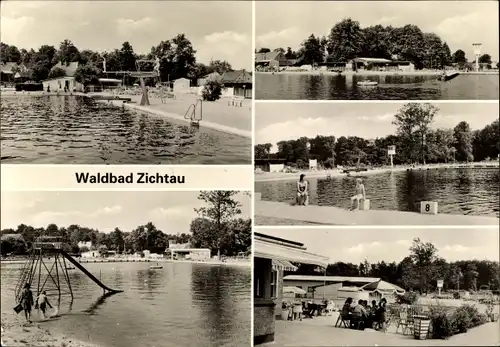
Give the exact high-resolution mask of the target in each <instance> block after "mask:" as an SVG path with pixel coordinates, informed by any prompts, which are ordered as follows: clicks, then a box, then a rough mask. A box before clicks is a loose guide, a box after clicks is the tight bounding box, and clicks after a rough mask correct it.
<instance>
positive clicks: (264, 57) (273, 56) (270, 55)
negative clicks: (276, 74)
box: [255, 51, 281, 61]
mask: <svg viewBox="0 0 500 347" xmlns="http://www.w3.org/2000/svg"><path fill="white" fill-rule="evenodd" d="M280 53H281V52H280V51H272V52H267V53H255V61H269V60H277V58H278V55H279V54H280Z"/></svg>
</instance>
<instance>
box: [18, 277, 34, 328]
mask: <svg viewBox="0 0 500 347" xmlns="http://www.w3.org/2000/svg"><path fill="white" fill-rule="evenodd" d="M21 304H22V305H23V310H24V316H25V317H26V321H27V322H28V323H31V307H33V293H32V292H31V289H30V284H29V283H26V284H25V285H24V289H23V291H22V292H21Z"/></svg>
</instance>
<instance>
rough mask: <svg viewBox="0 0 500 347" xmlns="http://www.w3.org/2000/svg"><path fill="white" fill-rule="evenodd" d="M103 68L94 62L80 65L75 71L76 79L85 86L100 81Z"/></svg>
mask: <svg viewBox="0 0 500 347" xmlns="http://www.w3.org/2000/svg"><path fill="white" fill-rule="evenodd" d="M100 73H101V70H100V69H98V68H97V67H95V66H94V65H92V64H87V65H79V66H78V68H77V69H76V72H75V76H74V77H75V80H76V81H77V82H79V83H81V84H83V86H84V87H86V86H88V85H89V84H94V83H97V82H98V79H99V75H100Z"/></svg>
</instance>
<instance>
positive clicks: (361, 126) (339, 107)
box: [255, 102, 499, 152]
mask: <svg viewBox="0 0 500 347" xmlns="http://www.w3.org/2000/svg"><path fill="white" fill-rule="evenodd" d="M404 104H405V103H399V102H398V103H372V102H362V103H268V102H266V103H256V105H255V143H256V144H263V143H271V144H273V148H271V152H276V151H277V150H278V149H277V145H276V143H277V142H279V141H282V140H293V139H298V138H300V137H302V136H307V137H315V136H316V135H324V136H326V135H334V136H335V137H336V138H339V137H340V136H359V137H363V138H365V139H374V138H376V137H383V136H387V135H390V134H394V133H395V131H396V127H395V126H394V125H393V124H392V120H393V119H394V115H395V114H396V113H397V111H398V109H400V108H401V107H402V106H403V105H404ZM433 104H434V105H435V106H437V107H438V108H439V113H438V115H437V116H436V117H435V118H434V123H433V124H432V126H431V127H432V128H433V129H438V128H453V127H455V126H456V125H457V124H458V123H459V122H461V121H466V122H467V123H469V125H470V127H471V129H472V130H477V129H482V128H483V127H484V126H485V125H487V124H491V123H492V122H493V121H494V120H495V119H498V112H499V108H498V103H433Z"/></svg>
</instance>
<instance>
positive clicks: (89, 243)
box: [76, 241, 92, 250]
mask: <svg viewBox="0 0 500 347" xmlns="http://www.w3.org/2000/svg"><path fill="white" fill-rule="evenodd" d="M76 245H77V246H78V248H80V249H82V248H86V249H89V250H90V249H91V248H92V241H79V242H78V243H77V244H76Z"/></svg>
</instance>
